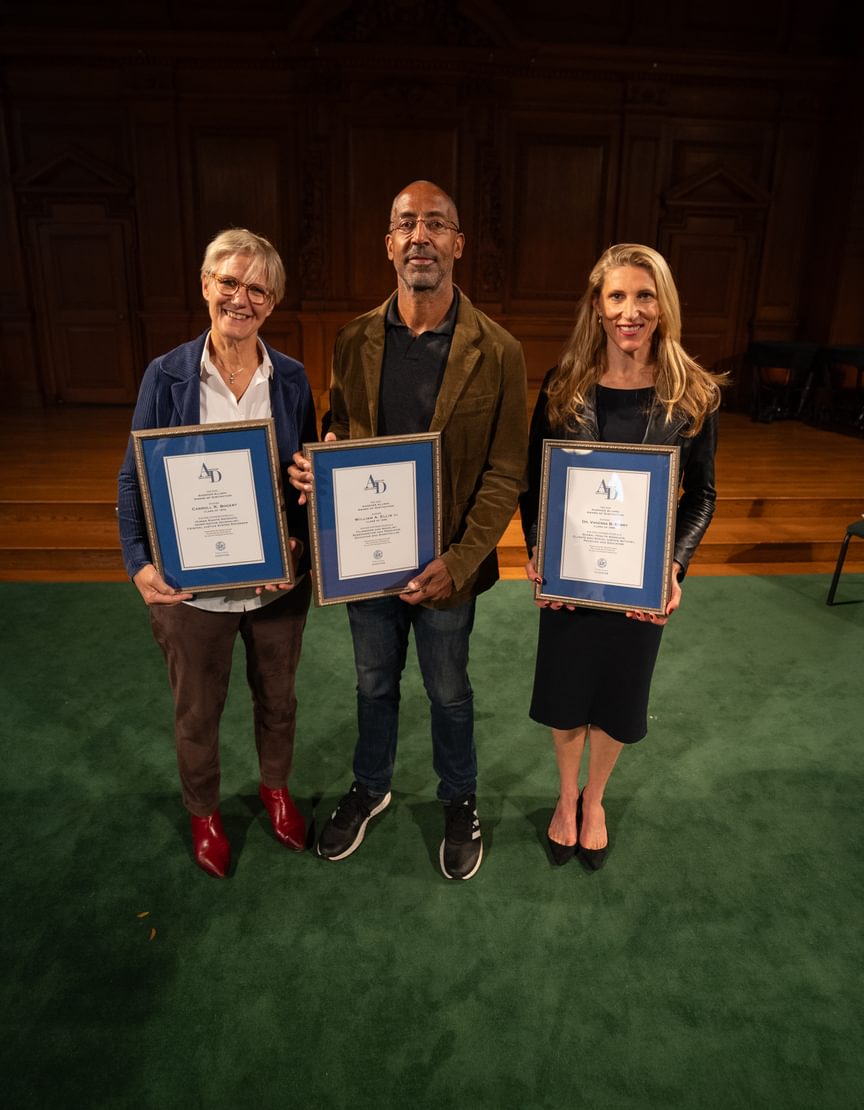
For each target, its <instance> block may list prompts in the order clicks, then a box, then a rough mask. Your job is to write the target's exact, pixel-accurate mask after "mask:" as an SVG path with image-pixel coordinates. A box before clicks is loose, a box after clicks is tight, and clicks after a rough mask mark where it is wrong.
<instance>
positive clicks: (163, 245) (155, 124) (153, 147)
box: [129, 96, 187, 314]
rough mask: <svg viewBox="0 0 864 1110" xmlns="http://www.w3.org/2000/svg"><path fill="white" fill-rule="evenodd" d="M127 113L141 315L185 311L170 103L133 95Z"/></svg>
mask: <svg viewBox="0 0 864 1110" xmlns="http://www.w3.org/2000/svg"><path fill="white" fill-rule="evenodd" d="M129 114H130V126H131V130H132V142H133V150H134V159H135V214H136V222H137V240H136V243H135V256H136V259H137V267H136V268H137V271H138V281H139V288H140V296H141V300H140V305H141V312H142V314H144V313H155V312H167V313H172V312H179V311H182V310H183V309H184V308H185V307H186V288H187V283H186V269H187V266H186V259H185V257H184V251H183V243H184V236H183V219H182V213H181V206H180V159H179V156H178V154H179V152H178V145H177V124H176V112H175V105H174V100H173V98H171V97H166V96H160V97H157V98H155V99H153V98H143V97H136V98H135V99H133V100H132V102H131V103H130V106H129Z"/></svg>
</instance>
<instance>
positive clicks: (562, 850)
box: [546, 797, 582, 867]
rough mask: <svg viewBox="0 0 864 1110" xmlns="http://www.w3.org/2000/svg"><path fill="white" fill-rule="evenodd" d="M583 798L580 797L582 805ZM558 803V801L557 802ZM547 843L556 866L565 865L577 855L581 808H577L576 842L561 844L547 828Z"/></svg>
mask: <svg viewBox="0 0 864 1110" xmlns="http://www.w3.org/2000/svg"><path fill="white" fill-rule="evenodd" d="M581 802H582V799H581V797H580V799H579V805H580V806H581ZM555 804H556V805H557V804H558V803H557V802H556V803H555ZM546 843H547V844H548V845H549V854H550V855H551V857H552V862H553V863H554V864H555V865H556V867H563V866H564V864H565V863H569V862H570V860H571V859H573V857H574V856H575V855H576V849H577V848H578V847H579V808H578V807H577V810H576V843H575V844H559V843H558V841H557V840H553V839H552V837H551V836H550V835H549V830H548V829H547V830H546Z"/></svg>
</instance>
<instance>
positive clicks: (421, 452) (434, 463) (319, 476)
mask: <svg viewBox="0 0 864 1110" xmlns="http://www.w3.org/2000/svg"><path fill="white" fill-rule="evenodd" d="M439 444H440V436H439V435H438V433H434V434H429V435H427V436H417V437H399V436H392V437H382V438H380V439H376V440H354V441H351V440H345V441H340V442H338V443H327V444H314V445H307V453H308V454H309V457H310V458H311V460H312V464H313V473H314V495H313V498H312V515H311V520H310V524H311V533H312V542H313V557H314V561H315V570H316V582H315V587H316V601H317V602H318V604H319V605H325V604H328V603H331V602H337V601H348V600H356V599H359V598H363V597H379V596H383V595H385V594H398V593H400V592H401V591H402V590H404V589H405V587H406V586H407V584H408V583H409V582H410V581H411V579H412V578H413V577H414V576H415V575H416V574H417V573H418V572H419V571H420V570H422V569H423V567H425V566H426V565H427V564H428V563H429V562H431V561H432V559H434V558H436V557H437V556H438V555H439V554H440V542H441V541H440V532H441V529H440V515H439V514H440V509H439V502H440V497H439V489H440V456H439V450H440V447H439ZM393 464H408V467H407V471H408V472H410V473H411V474H412V475H413V479H412V489H411V491H410V493H411V496H409V497H406V498H404V499H403V500H400V501H399V502H397V503H394V504H393V505H392V510H393V514H394V518H395V519H398V521H399V525H398V532H399V538H400V539H401V540H402V541H404V540H406V539H408V540H410V544H409V546H410V547H411V548H412V550H413V551H415V552H416V558H415V559H413V560H412V562H411V565H405V564H404V562H403V563H402V564H400V566H399V567H398V569H395V570H390V569H386V570H383V571H380V572H379V571H376V570H375V562H374V559H372V558H371V555H372V554H375V555H380V556H382V561H386V559H384V558H383V556H386V554H387V547H386V546H385V544H382V545H381V549H380V550H379V551H374V549H375V546H376V545H375V542H374V536H375V529H379V530H380V531H381V535H382V536H383V537H384V538H386V535H385V531H386V521H383V522H382V518H381V517H376V518H375V519H374V521H373V523H372V524H371V525H370V526H369V529H368V531H369V533H370V539H369V540H368V542H367V541H366V540H365V539H364V538H363V532H362V528H363V521H362V518H361V517H360V516H359V515H358V514H354V515H353V516H352V515H351V511H350V509H349V511H348V513H347V516H348V518H349V520H350V522H351V523H350V524H349V525H347V526H346V515H345V512H344V507H340V505H339V493H338V487H339V477H340V472H348V471H351V472H357V473H359V474H360V475H362V476H363V478H364V489H365V490H366V492H368V495H369V497H370V498H372V497H374V496H375V495H376V494H377V493H378V489H376V484H378V485H380V483H378V477H377V476H378V475H379V474H382V473H383V474H386V472H387V468H389V467H392V466H393ZM402 470H403V471H405V470H406V468H405V467H403V468H402ZM392 494H393V491H392V490H390V491H388V496H390V495H392ZM340 544H341V545H342V547H341V548H340ZM364 544H365V545H366V547H368V548H369V550H370V565H369V566H368V567H367V568H364V569H363V570H362V571H360V572H358V573H345V571H344V570H343V569H341V566H340V565H341V564H345V563H348V564H351V562H352V561H351V560H347V559H345V558H344V557H340V551H344V550H345V549H348V548H352V547H353V548H355V549H356V550H357V551H362V550H363V549H364ZM355 561H356V560H355Z"/></svg>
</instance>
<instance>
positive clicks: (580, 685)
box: [521, 243, 720, 871]
mask: <svg viewBox="0 0 864 1110" xmlns="http://www.w3.org/2000/svg"><path fill="white" fill-rule="evenodd" d="M719 404H720V379H719V378H718V377H717V376H715V375H712V374H709V373H708V372H707V371H706V370H704V369H703V368H702V367H701V366H700V365H699V364H698V363H697V362H695V361H694V360H693V359H692V358H690V356H689V355H688V354H687V353H686V351H685V350H684V349H683V347H682V346H681V310H680V306H679V300H678V293H677V290H676V288H675V283H674V281H673V279H672V274H671V272H670V270H669V266H668V264H667V263H666V260H665V259H664V258H663V257H662V256H661V255H659V254H658V253H657V252H656V251H655V250H652V249H651V248H650V247H644V246H640V245H639V244H634V243H622V244H619V245H617V246H614V247H610V248H609V249H608V250H607V251H606V252H605V253H604V254H603V255H602V256H601V258H600V259H599V261H598V262H597V263H596V265H595V266H594V268H593V270H592V271H591V274H590V276H589V278H588V287H587V289H586V291H585V293H584V294H583V296H582V299H581V300H580V302H579V306H578V309H577V314H576V326H575V328H574V331H573V335H572V336H571V338H570V341H569V343H568V344H567V346H566V347H565V349H564V351H563V353H562V357H561V359H560V361H559V363H558V365H557V366H556V367H555V368H554V369H553V370H550V372H549V373H548V374H547V376H546V380H545V381H544V383H543V388H542V389H541V391H540V396H539V397H538V400H537V406H536V408H535V411H534V416H533V419H532V422H531V431H530V441H529V460H528V467H529V489H528V491H527V492H526V493H525V494H524V495H523V497H522V500H521V510H522V524H523V528H524V530H525V538H526V544H527V547H528V551H529V555H530V558H529V562H528V563H527V565H526V567H525V573H526V576H527V577H528V579H529V580H530V581H532V582H535V581H538V578H537V568H536V565H535V552H536V546H535V545H536V543H537V517H538V504H539V498H540V471H541V460H542V446H543V440H544V439H574V440H577V439H578V440H593V441H596V442H604V441H605V442H607V443H637V444H638V443H644V444H672V445H677V446H678V447H679V448H680V465H679V471H680V479H681V487H682V490H683V492H682V493H681V496H680V498H679V500H678V504H677V512H676V516H675V522H674V527H675V535H674V554H673V564H672V578H671V582H670V595H669V596H670V600H669V603H668V605H667V606H666V611H665V614H661V615H657V614H653V613H645V612H641V611H636V610H633V611H630V612H626V613H625V612H620V611H612V610H607V609H593V608H587V607H581V606H578V607H577V606H573V605H566V604H562V603H560V602H549V601H539V602H538V603H537V604H538V605H539V606H540V607H541V612H540V627H539V636H538V645H537V661H536V667H535V675H534V691H533V696H532V701H531V709H530V716H531V717H532V718H533V719H534V720H535V721H538V722H539V723H540V724H544V725H547V726H548V727H550V728H551V730H552V739H553V742H554V746H555V756H556V760H557V764H558V775H559V793H558V800H557V802H556V804H555V809H554V812H553V814H552V819H551V821H550V824H549V828H548V831H547V842H548V845H549V851H550V854H551V856H552V860H553V862H554V863H556V864H559V865H560V864H564V863H566V862H567V861H568V860H570V859H572V858H573V857H574V856H578V857H579V859H580V860H581V862H582V864H583V865H584V866H585V867H586V868H587V869H588V870H595V871H596V870H597V869H598V868H600V867H601V866H602V865H603V863H604V862H605V860H606V855H607V852H608V846H609V835H608V831H607V828H606V815H605V811H604V808H603V795H604V791H605V789H606V784H607V782H608V781H609V777H610V775H611V774H612V770H613V768H614V766H615V763H616V761H617V759H618V757H619V755H620V754H621V752H622V751H623V750H624V748H625V746H627V745H628V744H635V743H636V742H638V741H639V740H641V739H642V738H643V737H644V736H645V734H646V732H647V712H648V695H649V691H650V686H651V678H652V674H653V671H654V664H655V661H656V658H657V653H658V650H659V648H660V637H661V635H662V632H663V626H664V625H665V624H666V622H667V620H668V619H669V617H670V616H671V614H672V613H674V611H675V610H676V609H677V608H678V606H679V604H680V601H681V581H682V580H683V578H684V575H685V574H686V571H687V565H688V563H689V561H690V558H691V556H692V555H693V552H694V551H695V550H696V547H697V546H698V544H699V542H700V541H701V539H702V537H703V536H704V534H705V530H706V529H707V527H708V524H709V522H710V520H711V516H712V514H713V512H714V502H715V489H714V452H715V448H716V442H717V409H718V407H719ZM586 748H587V749H588V759H587V776H586V778H585V780H584V786H583V787H582V789H581V790H580V787H579V780H580V774H581V768H582V757H583V753H584V751H585V749H586Z"/></svg>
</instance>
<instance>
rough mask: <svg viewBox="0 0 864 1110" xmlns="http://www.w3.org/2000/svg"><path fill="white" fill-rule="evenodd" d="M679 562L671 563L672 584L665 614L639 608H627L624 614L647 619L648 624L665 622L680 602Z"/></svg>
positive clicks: (636, 619)
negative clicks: (646, 611) (647, 611)
mask: <svg viewBox="0 0 864 1110" xmlns="http://www.w3.org/2000/svg"><path fill="white" fill-rule="evenodd" d="M681 569H682V568H681V565H680V564H679V563H673V564H672V584H671V592H670V594H669V604H668V605H667V606H666V613H665V615H663V616H661V615H660V614H659V613H644V612H643V611H642V610H641V609H628V610H627V612H626V614H625V616H628V617H629V618H630V619H631V620H634V621H647V622H648V623H649V624H665V623H666V622H667V621H668V620H669V618H670V617H671V616H672V614H673V613H674V612H675V610H676V609H677V608H678V606H679V605H680V604H681V583H680V582H679V581H678V572H679V571H680V570H681Z"/></svg>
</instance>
